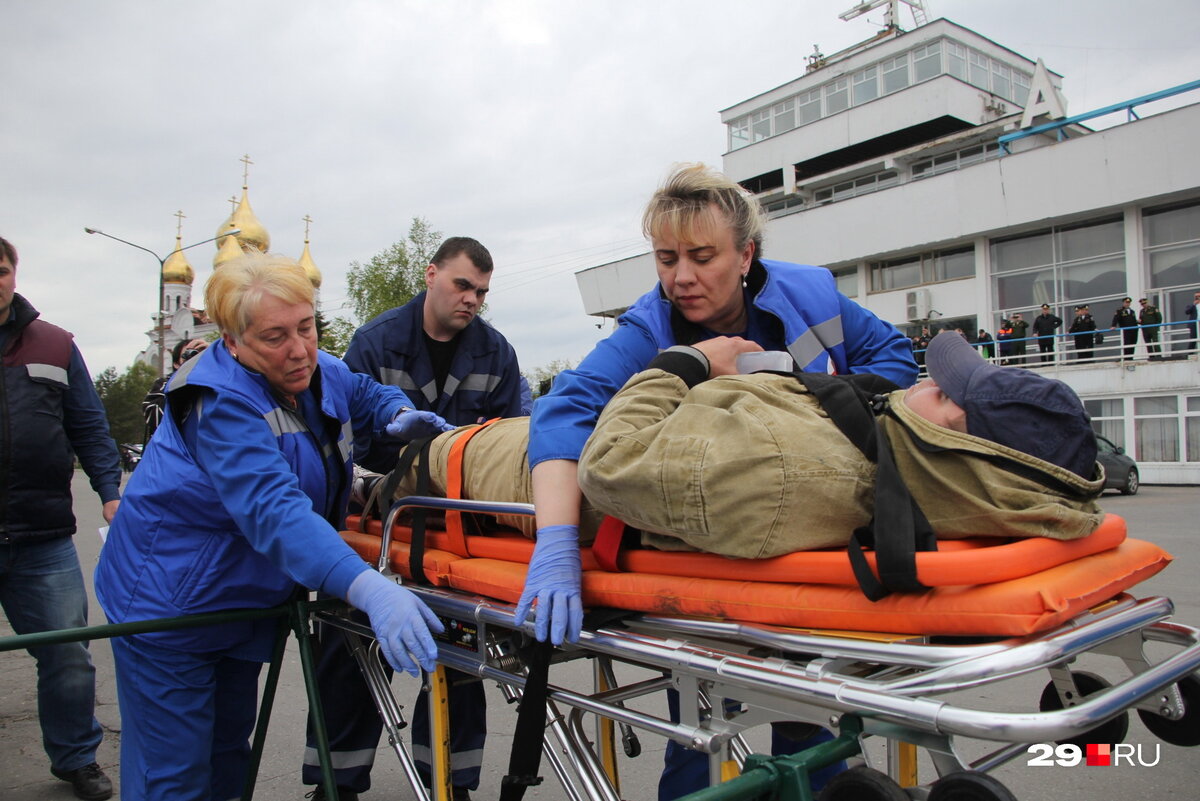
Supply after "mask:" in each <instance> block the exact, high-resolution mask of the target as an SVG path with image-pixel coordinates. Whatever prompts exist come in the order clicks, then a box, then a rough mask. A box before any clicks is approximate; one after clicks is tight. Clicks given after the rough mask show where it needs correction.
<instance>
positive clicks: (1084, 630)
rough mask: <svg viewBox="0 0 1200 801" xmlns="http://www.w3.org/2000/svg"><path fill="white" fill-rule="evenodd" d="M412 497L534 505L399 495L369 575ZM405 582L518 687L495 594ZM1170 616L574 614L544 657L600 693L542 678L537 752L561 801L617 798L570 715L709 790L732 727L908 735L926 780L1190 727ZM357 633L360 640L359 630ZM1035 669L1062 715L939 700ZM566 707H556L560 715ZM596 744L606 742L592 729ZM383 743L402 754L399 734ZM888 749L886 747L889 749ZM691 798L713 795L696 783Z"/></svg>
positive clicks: (1192, 688) (475, 672)
mask: <svg viewBox="0 0 1200 801" xmlns="http://www.w3.org/2000/svg"><path fill="white" fill-rule="evenodd" d="M417 506H420V507H425V508H429V509H436V510H457V511H462V512H478V513H483V514H532V511H533V509H532V507H531V506H529V505H528V504H512V503H488V502H482V501H465V500H448V499H443V498H426V497H411V498H405V499H403V500H401V501H397V502H396V503H395V504H394V505H393V507H392V509H391V511H390V512H389V514H388V517H387V519H386V520H385V521H384V526H383V532H384V541H383V543H382V547H381V549H380V557H379V569H380V570H381V572H384V573H385V574H386V575H393V574H392V572H391V569H390V566H389V565H388V563H387V559H388V553H389V545H390V537H391V531H392V524H393V522H394V521H395V519H396V516H397V515H398V514H399V513H400V512H401V511H403V510H405V509H409V508H413V507H417ZM408 586H409V587H410V589H412V590H413V591H414V592H416V593H417V594H418V595H420V596H421V598H422V599H423V600H424V601H425V602H426V603H427V604H428V605H429V606H430V607H431V608H432V609H433V611H434V612H435V613H437V614H438V615H440V616H441V617H443V618H446V619H450V620H453V621H457V622H459V623H460V624H465V625H466V627H467V628H469V629H471V630H472V632H473V634H474V636H473V637H472V640H471V643H470V647H463V644H461V643H460V644H451V643H448V642H443V643H440V644H439V655H438V662H439V664H441V665H445V666H447V667H452V668H454V669H456V670H459V671H462V672H464V673H467V674H469V675H472V676H476V677H478V678H480V679H482V680H487V681H495V682H497V683H498V684H499V685H500V686H501V687H502V688H503V690H504V692H505V694H506V695H507V696H509V697H510V698H511V697H517V696H519V695H520V692H521V688H522V687H523V686H524V683H525V677H524V667H523V664H522V660H521V649H522V644H523V643H527V642H528V641H529V640H530V639H531V638H532V635H533V624H532V622H531V621H526V623H525V624H524V625H522V626H517V625H515V623H514V619H513V611H514V606H513V605H511V604H508V603H505V602H502V601H496V600H492V599H488V598H484V597H481V596H476V595H470V594H466V593H462V592H458V591H455V590H452V589H446V588H440V587H439V588H435V587H423V586H414V585H408ZM1173 611H1174V606H1173V604H1172V603H1171V601H1170V600H1169V599H1166V598H1161V597H1149V598H1144V599H1141V600H1135V599H1134V598H1133V597H1131V596H1129V595H1126V594H1123V593H1122V594H1120V595H1118V596H1117V597H1116V598H1114V599H1112V600H1111V601H1109V602H1108V603H1105V604H1102V605H1100V606H1099V607H1096V608H1094V609H1093V610H1091V611H1089V612H1087V613H1085V614H1082V615H1079V616H1077V617H1075V618H1074V619H1072V620H1071V621H1070V622H1068V623H1066V624H1063V625H1060V626H1058V627H1057V628H1055V629H1053V630H1050V631H1048V632H1043V633H1039V634H1032V635H1027V636H1023V637H1014V638H1008V639H999V640H992V641H988V642H984V643H980V644H966V645H939V644H930V643H928V642H924V641H921V638H911V637H909V638H902V637H897V638H896V639H897V640H898V641H883V642H881V641H874V640H871V639H866V638H864V637H861V636H859V635H857V634H855V633H846V632H842V633H811V632H804V631H797V630H791V629H785V628H780V627H773V626H767V625H760V624H744V623H737V622H729V621H718V620H707V619H693V618H669V617H662V616H656V615H649V614H636V613H634V614H632V615H628V616H625V617H623V618H622V619H621V620H620V621H619V623H616V624H610V625H601V626H599V627H596V628H589V627H588V626H587V623H586V621H585V629H584V631H583V633H582V635H581V638H580V642H579V643H578V645H574V646H571V645H567V646H563V647H562V648H560V649H558V651H557V653H556V657H555V659H556V662H567V661H573V660H578V659H582V658H587V659H594V660H596V661H597V670H596V671H595V675H596V676H597V688H596V689H595V690H594V691H593V692H591V693H581V692H577V691H574V690H570V689H567V688H564V687H561V686H557V685H555V684H554V681H553V679H554V675H553V671H552V673H551V684H550V688H549V694H548V704H547V711H546V718H547V733H546V741H545V754H546V756H547V758H548V759H549V761H550V764H551V766H552V769H553V770H554V772H555V774H556V775H557V776H558V778H559V780H560V781H561V782H562V784H563V786H564V788H565V791H566V794H567V796H568V797H570V798H571V799H600V800H602V801H619V799H620V797H621V796H620V794H619V793H618V791H617V789H616V787H615V784H616V779H617V777H616V773H615V769H614V766H613V764H612V763H613V760H612V759H611V758H606V757H604V756H602V755H601V754H597V752H596V749H595V747H593V745H592V744H591V742H590V741H589V738H588V736H587V734H586V731H585V727H584V723H583V718H584V715H586V714H591V715H595V716H596V717H597V718H598V719H600V720H601V721H611V722H613V723H615V724H617V725H619V726H621V727H622V730H623V732H624V739H625V742H626V744H627V750H628V743H629V741H630V730H631V729H638V730H641V731H645V732H649V733H651V734H654V735H656V736H662V737H667V738H669V739H672V740H674V741H676V742H678V743H681V744H683V745H685V746H687V747H689V748H692V749H695V750H698V751H700V752H702V753H706V754H708V755H709V765H710V776H711V778H712V779H713V782H714V784H715V783H717V782H719V781H720V780H721V779H722V777H723V776H724V775H727V771H726V772H725V773H723V771H722V765H724V764H726V763H727V762H728V760H730V759H733V760H736V761H737V762H738V763H739V764H741V763H744V762H745V761H746V757H747V754H748V753H749V750H748V748H747V747H746V745H745V741H744V740H743V739H742V734H743V733H744V732H745V731H746V730H747V729H749V728H752V727H754V726H760V725H763V724H767V723H771V722H774V721H797V722H802V723H815V724H818V725H821V726H825V727H828V728H831V729H832V730H834V731H835V732H837V731H839V730H841V731H842V732H843V734H844V735H845V736H843V737H841V738H839V739H840V740H842V741H843V745H844V743H845V742H846V741H849V742H851V743H853V742H854V741H858V743H859V745H861V742H862V741H863V740H865V739H866V738H870V737H882V738H885V739H886V740H887V741H888V742H889V743H908V744H913V745H915V746H917V747H919V748H922V749H924V750H925V751H926V752H927V753H928V754H929V756H930V758H931V760H932V762H933V765H934V768H935V770H936V772H937V774H938V776H939V777H943V776H946V775H948V774H951V773H956V772H959V771H977V772H987V771H990V770H992V769H994V768H996V767H998V766H999V765H1002V764H1004V763H1005V762H1007V761H1009V760H1012V759H1014V758H1016V757H1017V756H1019V755H1020V754H1023V753H1025V750H1026V748H1027V746H1028V744H1030V743H1038V742H1049V741H1054V740H1059V741H1061V740H1064V739H1067V738H1074V737H1079V736H1080V735H1085V734H1087V733H1089V732H1092V733H1095V731H1096V730H1097V728H1098V727H1100V726H1102V725H1104V724H1105V723H1106V722H1108V721H1110V720H1112V719H1114V718H1116V717H1119V716H1121V715H1123V714H1127V713H1128V712H1129V711H1130V710H1138V711H1139V714H1142V715H1143V718H1144V719H1147V718H1149V719H1155V718H1157V719H1159V720H1161V721H1164V722H1176V723H1177V722H1180V721H1184V720H1185V716H1186V720H1187V723H1188V726H1189V727H1190V729H1191V730H1195V729H1196V728H1197V726H1200V721H1198V718H1200V709H1197V708H1192V707H1188V706H1186V705H1185V703H1184V693H1182V692H1181V690H1180V685H1179V684H1178V683H1179V682H1181V681H1182V682H1184V683H1185V686H1186V687H1187V695H1188V698H1189V700H1191V701H1200V692H1197V690H1200V683H1197V680H1196V679H1195V678H1194V677H1192V676H1191V674H1192V673H1194V672H1196V671H1197V670H1198V669H1200V630H1197V629H1196V628H1193V627H1191V626H1186V625H1183V624H1180V623H1175V622H1171V621H1169V620H1168V618H1169V617H1170V616H1171V614H1172V612H1173ZM318 616H319V617H321V618H322V619H323V620H325V621H326V622H329V623H330V624H332V625H341V626H344V627H348V628H349V627H352V624H349V623H348V621H344V620H339V618H338V616H336V615H329V614H328V613H318ZM356 633H358V634H360V635H361V636H362V637H364V638H366V639H368V640H369V639H370V638H371V633H370V631H369V630H365V629H364V628H363V627H358V629H357V631H356ZM1148 642H1155V643H1162V644H1166V645H1169V646H1172V647H1173V648H1174V649H1175V651H1174V652H1173V653H1172V654H1171V655H1170V656H1168V657H1166V658H1164V659H1162V661H1159V662H1156V663H1151V661H1150V660H1149V659H1148V658H1147V656H1146V655H1145V652H1144V645H1145V644H1146V643H1148ZM1083 655H1102V656H1109V657H1115V658H1117V659H1119V660H1120V661H1121V662H1123V663H1124V666H1125V668H1126V669H1127V670H1128V671H1129V673H1130V675H1129V676H1128V677H1127V678H1125V679H1123V680H1121V681H1118V682H1117V683H1116V684H1114V685H1112V686H1108V687H1101V688H1095V687H1082V688H1081V687H1080V686H1077V683H1076V675H1077V674H1075V673H1073V672H1072V671H1071V670H1070V668H1069V665H1070V664H1071V663H1072V662H1073V661H1074V660H1075V659H1076V658H1077V657H1080V656H1083ZM612 664H624V665H630V666H635V667H639V668H643V669H646V670H648V671H649V672H650V674H651V675H650V677H649V678H647V679H645V680H642V681H637V682H633V683H631V684H629V685H626V686H618V685H617V683H616V680H615V674H614V672H613V671H612V669H611V665H612ZM360 667H361V668H362V669H363V670H364V672H365V673H366V674H367V680H368V685H369V686H370V687H371V688H372V690H373V691H375V690H378V691H379V692H380V693H381V695H380V696H379V697H377V698H376V703H377V706H378V707H379V711H380V714H381V715H382V716H384V722H385V725H387V726H389V731H391V730H392V727H391V722H390V719H389V717H388V715H389V714H390V711H389V710H390V709H391V708H392V707H393V706H394V704H395V702H394V699H393V700H391V701H388V700H386V699H385V698H383V695H384V694H387V695H390V693H389V692H388V688H387V683H386V681H383V682H380V680H379V677H380V676H381V675H382V669H381V668H380V663H379V661H378V658H377V654H376V655H375V658H372V659H365V660H363V661H361V662H360ZM1038 670H1048V671H1049V672H1050V676H1051V683H1052V685H1053V686H1054V687H1055V688H1057V689H1058V691H1059V694H1060V696H1061V697H1064V698H1065V699H1066V700H1064V701H1062V702H1061V703H1062V707H1063V708H1061V709H1053V710H1050V709H1047V710H1042V709H1036V710H1032V711H1027V712H1026V711H1022V712H997V711H994V710H990V709H988V710H984V709H975V708H970V707H965V706H961V705H957V704H955V703H951V702H949V701H947V700H944V699H940V698H939V697H938V696H940V695H943V694H946V693H949V692H951V691H957V690H962V689H964V688H970V687H977V686H980V685H984V684H992V683H997V682H1001V681H1005V680H1008V679H1012V678H1015V677H1018V676H1022V675H1025V674H1028V673H1032V672H1034V671H1038ZM667 688H674V689H676V690H678V691H679V692H680V695H681V707H680V708H681V715H680V720H679V721H678V722H674V721H671V720H668V719H665V718H662V717H658V716H655V715H651V714H647V713H644V712H640V711H637V710H634V709H631V708H630V707H628V706H627V702H629V701H631V700H633V699H637V698H644V697H647V696H650V695H653V694H655V693H658V692H661V691H662V690H664V689H667ZM1085 696H1086V697H1085ZM1194 706H1200V704H1193V707H1194ZM563 709H566V710H569V711H567V712H566V714H565V715H564V714H563V713H562V712H561V711H560V710H563ZM1147 722H1148V725H1149V720H1148V721H1147ZM1168 725H1169V724H1168ZM627 727H628V728H627ZM960 738H966V739H970V740H981V741H986V742H989V743H998V744H999V745H998V747H996V748H995V750H993V751H991V752H990V753H988V754H987V755H986V756H984V757H982V758H978V759H975V760H973V761H968V760H967V759H966V758H965V757H964V756H963V755H962V750H961V749H960V748H959V747H958V743H957V742H956V740H958V739H960ZM598 739H600V740H601V750H602V751H603V750H604V749H603V745H604V743H603V740H604V738H603V737H601V738H598ZM1164 739H1166V738H1165V737H1164ZM552 740H553V741H556V742H557V747H554V746H555V742H553V741H552ZM836 742H838V741H836V740H835V743H836ZM1176 744H1181V745H1182V744H1186V745H1190V744H1194V743H1191V742H1177V743H1176ZM609 745H610V746H611V743H610V744H609ZM394 747H395V748H396V750H397V751H398V752H403V747H402V745H400V744H399V743H398V741H397V742H396V743H395V744H394ZM818 748H821V746H818ZM839 748H840V749H841V750H838V749H839ZM826 750H827V751H828V752H829V753H828V754H827V755H826V756H827V757H828V759H829V761H836V760H837V759H840V758H842V756H840V755H839V754H841V753H842V752H843V751H844V750H845V748H844V747H842V746H838V747H837V748H830V749H826ZM852 750H853V749H852ZM893 753H894V751H893V750H892V749H890V748H889V757H890V756H891V755H892V754H893ZM560 754H561V757H560V756H559V755H560ZM864 754H865V751H864ZM401 759H402V761H404V759H405V756H403V755H402V756H401ZM759 762H761V760H759ZM889 763H890V768H891V771H890V772H891V773H893V774H894V773H897V772H899V768H898V766H897V764H896V760H894V759H891V758H889ZM818 767H819V765H818ZM407 772H408V771H407V768H406V773H407ZM731 786H732V785H731ZM711 789H713V788H710V790H711ZM413 792H414V793H415V794H416V796H417V798H418V799H421V801H424V799H426V798H428V796H427V795H426V794H425V791H424V788H423V787H421V785H420V783H419V782H414V786H413ZM699 796H700V794H697V797H699ZM703 797H704V798H718V797H720V796H719V795H712V794H710V793H708V792H707V791H706V794H704V796H703ZM729 797H730V798H733V797H735V796H729ZM736 797H758V796H736ZM798 797H802V798H803V797H809V798H810V797H811V795H808V796H803V795H802V796H798ZM917 797H923V795H920V794H918V796H917Z"/></svg>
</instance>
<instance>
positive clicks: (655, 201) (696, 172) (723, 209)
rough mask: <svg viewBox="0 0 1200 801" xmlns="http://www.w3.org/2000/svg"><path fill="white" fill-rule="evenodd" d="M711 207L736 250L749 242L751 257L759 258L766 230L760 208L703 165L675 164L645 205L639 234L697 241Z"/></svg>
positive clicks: (749, 197)
mask: <svg viewBox="0 0 1200 801" xmlns="http://www.w3.org/2000/svg"><path fill="white" fill-rule="evenodd" d="M712 206H715V207H716V209H717V211H719V212H720V213H721V214H722V215H724V217H725V220H726V221H727V222H728V223H729V225H730V226H731V227H732V228H733V239H734V245H735V246H736V247H737V248H738V250H741V249H742V248H744V247H745V246H746V243H747V242H753V243H754V255H755V256H761V255H762V239H763V229H764V228H765V226H766V217H765V215H764V214H763V211H762V207H761V206H759V204H758V201H757V200H755V199H754V196H753V195H751V194H750V193H749V192H747V191H746V190H745V189H743V188H742V187H741V186H739V185H738V184H737V183H735V182H734V181H731V180H730V179H729V178H727V177H726V176H725V175H724V174H723V173H721V172H719V171H718V170H715V169H713V168H712V167H709V166H708V165H706V164H700V163H695V164H677V165H676V166H675V167H674V168H673V169H672V171H671V173H670V174H669V175H668V176H667V179H666V180H665V181H664V182H663V184H662V186H660V187H659V188H658V191H656V192H655V193H654V195H653V196H651V198H650V202H649V203H648V204H647V205H646V211H645V213H644V214H643V215H642V233H643V234H645V236H646V237H647V238H649V239H653V238H655V237H657V236H660V235H662V234H663V233H664V232H665V231H672V232H673V233H674V234H675V235H676V236H678V237H680V238H682V239H685V240H688V241H693V242H694V241H698V239H697V233H698V231H699V229H700V228H703V227H707V225H708V220H707V217H706V215H707V214H708V211H709V208H710V207H712Z"/></svg>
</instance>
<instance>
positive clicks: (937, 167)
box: [911, 144, 1000, 179]
mask: <svg viewBox="0 0 1200 801" xmlns="http://www.w3.org/2000/svg"><path fill="white" fill-rule="evenodd" d="M999 155H1000V146H999V145H994V144H992V145H976V146H975V147H967V148H963V149H962V150H956V151H955V152H953V153H943V154H942V155H940V156H934V157H933V158H929V159H924V160H923V161H914V162H913V165H912V170H911V171H912V177H913V178H914V179H919V178H928V177H930V176H931V175H941V174H942V173H944V172H952V171H954V170H958V169H962V168H963V167H970V166H971V165H972V164H978V163H979V162H981V161H986V160H987V159H993V158H997V157H998V156H999Z"/></svg>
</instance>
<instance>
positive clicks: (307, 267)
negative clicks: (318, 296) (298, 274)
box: [300, 239, 321, 289]
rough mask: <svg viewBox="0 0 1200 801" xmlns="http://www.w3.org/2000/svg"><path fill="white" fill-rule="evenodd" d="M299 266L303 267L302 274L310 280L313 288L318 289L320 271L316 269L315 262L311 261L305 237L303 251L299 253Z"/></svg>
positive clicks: (319, 285)
mask: <svg viewBox="0 0 1200 801" xmlns="http://www.w3.org/2000/svg"><path fill="white" fill-rule="evenodd" d="M300 266H301V267H303V268H304V274H305V275H307V276H308V280H309V281H311V282H312V285H313V289H320V288H321V271H320V270H318V269H317V265H316V263H315V262H313V259H312V254H311V253H309V252H308V240H307V239H305V240H304V252H303V253H301V254H300Z"/></svg>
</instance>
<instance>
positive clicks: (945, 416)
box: [904, 378, 967, 434]
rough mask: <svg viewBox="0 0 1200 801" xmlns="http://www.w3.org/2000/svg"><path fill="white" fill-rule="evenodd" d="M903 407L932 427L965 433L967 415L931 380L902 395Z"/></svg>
mask: <svg viewBox="0 0 1200 801" xmlns="http://www.w3.org/2000/svg"><path fill="white" fill-rule="evenodd" d="M904 405H906V406H907V407H908V408H909V409H911V410H912V411H913V412H915V413H916V414H917V415H918V416H920V417H923V418H925V419H926V420H928V421H929V422H931V423H933V424H934V425H938V426H941V427H942V428H949V429H950V430H952V431H959V432H962V433H963V434H965V433H967V413H966V412H965V411H963V408H962V407H961V406H959V405H958V404H957V403H955V402H954V401H952V400H950V396H949V395H947V394H946V393H945V392H942V388H941V387H939V386H938V385H937V383H935V382H934V380H933V379H932V378H927V379H925V380H924V381H921V382H919V383H917V384H913V385H912V386H911V387H909V388H908V391H907V392H905V393H904Z"/></svg>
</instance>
